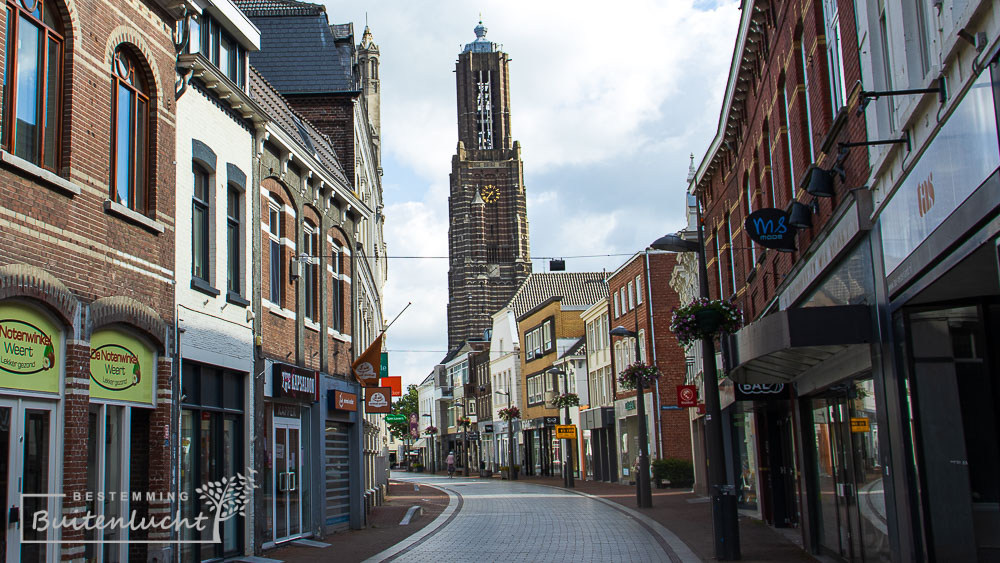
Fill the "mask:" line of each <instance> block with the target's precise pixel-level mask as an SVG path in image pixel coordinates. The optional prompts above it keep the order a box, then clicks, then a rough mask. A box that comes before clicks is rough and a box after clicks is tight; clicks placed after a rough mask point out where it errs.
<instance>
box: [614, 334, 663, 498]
mask: <svg viewBox="0 0 1000 563" xmlns="http://www.w3.org/2000/svg"><path fill="white" fill-rule="evenodd" d="M610 334H611V336H621V337H630V338H634V339H635V361H636V363H638V362H639V333H638V332H633V331H631V330H629V329H627V328H625V327H623V326H617V327H615V328H613V329H611V332H610ZM635 406H636V409H638V411H639V475H638V476H636V479H635V500H636V504H637V505H638V507H639V508H650V507H652V506H653V494H652V491H651V490H650V488H649V455H648V454H647V453H646V452H647V449H646V448H647V443H648V442H649V432H648V431H647V430H646V397H645V396H644V391H643V388H642V378H641V377H639V378H636V381H635Z"/></svg>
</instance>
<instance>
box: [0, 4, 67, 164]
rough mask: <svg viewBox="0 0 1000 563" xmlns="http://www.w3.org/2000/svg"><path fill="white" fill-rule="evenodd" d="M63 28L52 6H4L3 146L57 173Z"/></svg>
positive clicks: (60, 118)
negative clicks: (5, 12)
mask: <svg viewBox="0 0 1000 563" xmlns="http://www.w3.org/2000/svg"><path fill="white" fill-rule="evenodd" d="M62 29H63V26H62V18H61V17H60V15H59V11H58V10H57V9H56V7H55V4H54V3H53V2H51V1H46V2H42V1H35V2H32V1H31V0H22V1H21V2H13V1H11V2H7V59H6V64H5V67H4V68H6V69H7V70H6V75H5V77H4V78H5V79H4V92H3V104H4V111H3V130H2V138H3V147H4V148H5V149H6V150H8V151H10V152H12V153H14V155H15V156H18V157H20V158H23V159H24V160H27V161H28V162H31V163H32V164H36V165H38V166H41V167H43V168H47V169H49V170H52V171H58V168H59V139H60V124H61V120H62V97H63V92H62V90H63V87H62V66H63V32H62Z"/></svg>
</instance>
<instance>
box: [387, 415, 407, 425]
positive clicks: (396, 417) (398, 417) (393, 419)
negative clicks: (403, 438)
mask: <svg viewBox="0 0 1000 563" xmlns="http://www.w3.org/2000/svg"><path fill="white" fill-rule="evenodd" d="M385 421H386V422H388V423H389V424H395V423H397V422H406V416H405V415H402V414H398V413H393V414H387V415H385Z"/></svg>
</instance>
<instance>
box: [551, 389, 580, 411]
mask: <svg viewBox="0 0 1000 563" xmlns="http://www.w3.org/2000/svg"><path fill="white" fill-rule="evenodd" d="M551 404H552V406H553V407H556V408H558V409H562V408H566V407H578V406H580V396H579V395H577V394H576V393H562V394H559V395H556V396H555V397H552V402H551Z"/></svg>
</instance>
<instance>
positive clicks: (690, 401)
mask: <svg viewBox="0 0 1000 563" xmlns="http://www.w3.org/2000/svg"><path fill="white" fill-rule="evenodd" d="M677 406H678V407H681V408H684V409H687V408H691V407H697V406H698V386H697V385H678V386H677Z"/></svg>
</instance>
